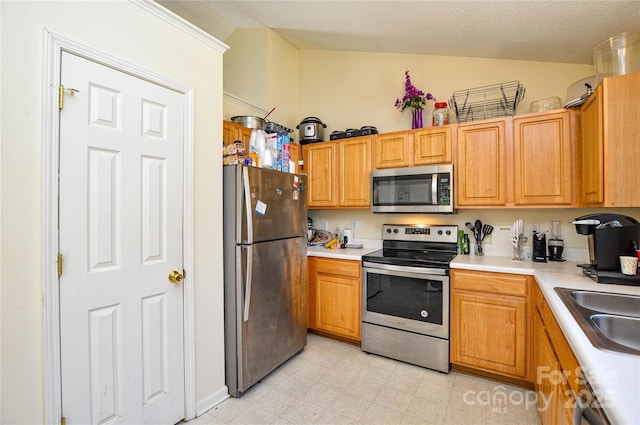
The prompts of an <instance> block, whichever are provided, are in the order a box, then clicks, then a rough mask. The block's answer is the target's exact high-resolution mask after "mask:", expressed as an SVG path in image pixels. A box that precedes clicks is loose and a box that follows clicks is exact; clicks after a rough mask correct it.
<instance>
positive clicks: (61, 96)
mask: <svg viewBox="0 0 640 425" xmlns="http://www.w3.org/2000/svg"><path fill="white" fill-rule="evenodd" d="M65 91H67V92H69V94H70V95H71V96H73V95H74V94H76V93H78V90H76V89H65V88H64V86H63V85H62V84H60V88H58V109H63V108H64V92H65Z"/></svg>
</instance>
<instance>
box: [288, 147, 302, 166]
mask: <svg viewBox="0 0 640 425" xmlns="http://www.w3.org/2000/svg"><path fill="white" fill-rule="evenodd" d="M300 150H301V149H300V145H299V144H297V143H291V144H290V145H289V159H290V160H291V161H293V166H294V167H295V169H293V170H291V171H292V172H294V173H300V172H302V171H301V170H300V166H299V165H298V161H299V160H300Z"/></svg>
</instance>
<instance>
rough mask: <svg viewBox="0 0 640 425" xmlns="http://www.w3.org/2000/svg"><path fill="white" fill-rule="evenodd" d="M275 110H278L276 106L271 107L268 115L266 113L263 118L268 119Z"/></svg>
mask: <svg viewBox="0 0 640 425" xmlns="http://www.w3.org/2000/svg"><path fill="white" fill-rule="evenodd" d="M275 110H276V107H275V106H274V107H273V108H271V110H270V111H269V112H268V113H267V115H265V116H264V117H263V118H262V119H263V120H266V119H267V117H268V116H269V115H271V113H272V112H273V111H275Z"/></svg>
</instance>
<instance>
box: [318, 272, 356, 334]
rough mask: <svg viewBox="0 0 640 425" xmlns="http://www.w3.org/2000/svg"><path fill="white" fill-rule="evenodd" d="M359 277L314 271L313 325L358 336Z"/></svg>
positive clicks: (336, 332)
mask: <svg viewBox="0 0 640 425" xmlns="http://www.w3.org/2000/svg"><path fill="white" fill-rule="evenodd" d="M359 294H360V280H359V279H353V278H348V277H340V276H336V275H325V274H317V275H316V323H315V325H316V328H317V329H320V330H324V331H327V332H331V333H334V334H338V335H341V336H346V337H348V338H352V339H357V340H359V339H360V317H361V314H360V303H361V300H360V295H359Z"/></svg>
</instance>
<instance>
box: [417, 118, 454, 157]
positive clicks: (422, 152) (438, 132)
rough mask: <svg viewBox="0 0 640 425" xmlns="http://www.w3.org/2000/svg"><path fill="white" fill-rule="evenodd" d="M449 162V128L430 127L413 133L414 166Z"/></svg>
mask: <svg viewBox="0 0 640 425" xmlns="http://www.w3.org/2000/svg"><path fill="white" fill-rule="evenodd" d="M445 162H451V126H448V125H447V126H442V127H431V128H425V129H422V130H415V131H414V132H413V163H414V165H427V164H440V163H445Z"/></svg>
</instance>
